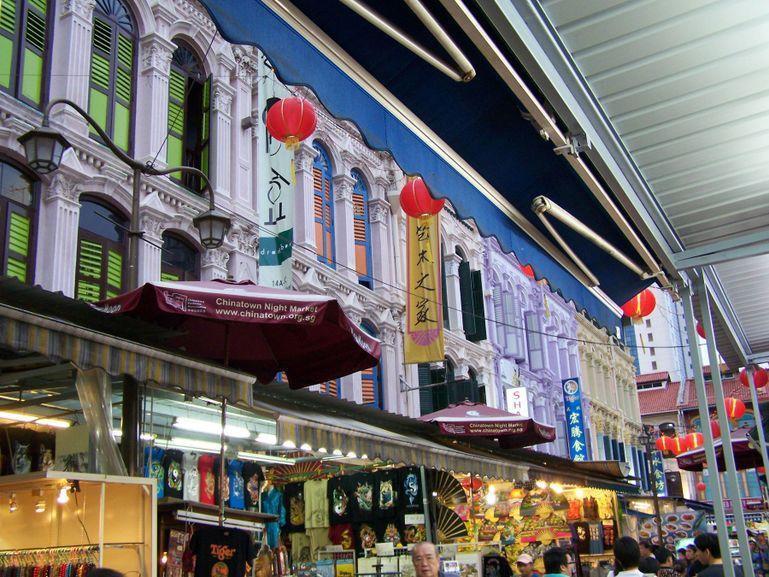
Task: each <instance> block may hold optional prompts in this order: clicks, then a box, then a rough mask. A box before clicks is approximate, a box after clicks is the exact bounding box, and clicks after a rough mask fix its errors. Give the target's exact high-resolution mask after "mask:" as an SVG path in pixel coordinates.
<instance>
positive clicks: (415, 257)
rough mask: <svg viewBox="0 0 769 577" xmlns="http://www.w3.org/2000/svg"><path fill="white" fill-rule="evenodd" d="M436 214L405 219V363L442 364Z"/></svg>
mask: <svg viewBox="0 0 769 577" xmlns="http://www.w3.org/2000/svg"><path fill="white" fill-rule="evenodd" d="M439 218H440V213H438V214H435V215H429V216H421V217H417V218H415V217H411V216H407V217H406V220H407V225H408V236H407V237H406V252H407V253H408V259H407V267H408V270H407V278H406V282H407V284H408V286H407V291H408V293H407V296H406V343H405V362H406V363H427V362H432V361H443V358H444V354H445V353H444V344H443V302H442V298H443V294H442V292H443V291H442V290H441V287H442V277H441V254H440V246H441V237H440V234H441V227H440V221H439Z"/></svg>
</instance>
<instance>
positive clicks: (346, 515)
mask: <svg viewBox="0 0 769 577" xmlns="http://www.w3.org/2000/svg"><path fill="white" fill-rule="evenodd" d="M354 498H355V497H354V496H353V495H352V491H351V490H350V480H349V477H348V476H346V475H341V476H339V477H334V478H333V479H329V480H328V518H329V524H330V525H337V524H339V523H348V522H349V521H350V519H351V517H350V514H351V512H352V507H353V504H352V501H353V499H354Z"/></svg>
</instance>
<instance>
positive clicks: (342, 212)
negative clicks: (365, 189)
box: [332, 174, 358, 281]
mask: <svg viewBox="0 0 769 577" xmlns="http://www.w3.org/2000/svg"><path fill="white" fill-rule="evenodd" d="M332 182H333V184H334V246H335V248H336V258H335V260H336V262H337V265H336V271H337V273H339V274H340V275H342V276H345V277H347V278H349V279H350V280H353V281H357V280H358V274H357V273H356V272H355V237H354V236H353V208H352V190H353V185H354V184H355V181H354V180H353V178H352V177H351V176H349V175H347V174H338V175H336V176H334V177H333V179H332Z"/></svg>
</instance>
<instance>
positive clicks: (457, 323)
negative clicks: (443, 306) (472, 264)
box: [436, 252, 463, 332]
mask: <svg viewBox="0 0 769 577" xmlns="http://www.w3.org/2000/svg"><path fill="white" fill-rule="evenodd" d="M460 262H462V257H460V256H459V255H458V254H456V253H454V252H451V253H449V254H447V255H444V257H443V266H444V267H445V269H446V270H445V272H444V274H445V275H446V300H447V301H448V304H449V328H450V329H451V330H452V331H458V332H461V331H462V327H463V325H462V297H461V294H460V291H459V263H460ZM439 289H440V287H436V290H439Z"/></svg>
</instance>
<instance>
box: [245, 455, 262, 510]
mask: <svg viewBox="0 0 769 577" xmlns="http://www.w3.org/2000/svg"><path fill="white" fill-rule="evenodd" d="M262 481H264V473H263V472H262V467H261V466H260V465H259V464H258V463H254V462H252V461H248V462H246V463H244V464H243V484H244V488H245V492H244V496H245V500H246V509H248V510H249V511H256V510H257V509H259V493H261V491H262Z"/></svg>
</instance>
